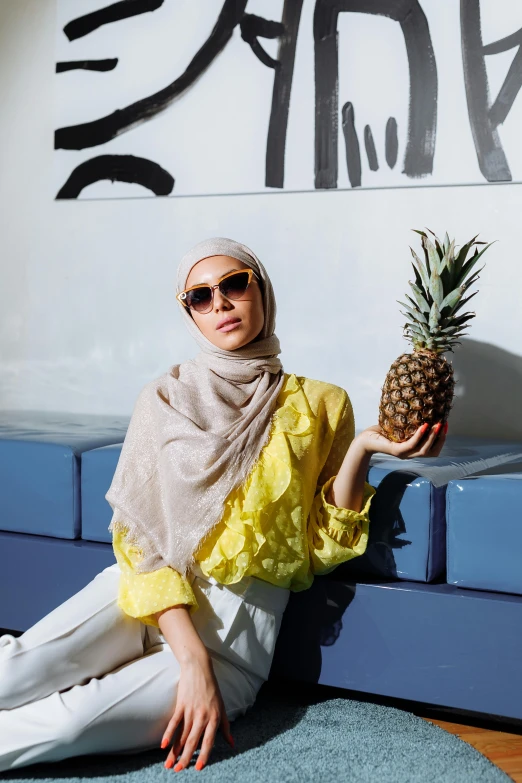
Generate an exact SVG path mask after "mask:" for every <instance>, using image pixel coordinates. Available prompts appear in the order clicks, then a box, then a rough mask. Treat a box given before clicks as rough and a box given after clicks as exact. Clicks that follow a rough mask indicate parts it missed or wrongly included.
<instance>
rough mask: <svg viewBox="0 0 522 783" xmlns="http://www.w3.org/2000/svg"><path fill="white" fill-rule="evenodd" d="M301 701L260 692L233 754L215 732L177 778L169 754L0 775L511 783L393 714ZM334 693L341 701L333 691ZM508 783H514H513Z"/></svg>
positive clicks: (442, 735) (115, 782) (80, 760)
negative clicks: (204, 755)
mask: <svg viewBox="0 0 522 783" xmlns="http://www.w3.org/2000/svg"><path fill="white" fill-rule="evenodd" d="M312 693H313V695H312V696H311V695H310V694H311V691H310V689H304V690H303V691H302V693H301V695H300V694H299V692H298V691H296V690H293V691H292V690H289V691H286V689H283V688H281V687H280V686H277V685H275V686H274V685H273V684H272V683H270V682H269V683H267V684H265V685H264V686H263V687H262V688H261V690H260V692H259V694H258V698H257V702H256V704H255V705H254V707H253V708H252V709H251V710H250V711H249V712H248V713H247V714H246V715H244V716H243V717H241V718H238V719H237V720H235V721H234V722H233V723H232V724H231V729H232V736H233V737H234V741H235V744H236V748H237V750H236V752H234V751H233V750H232V749H231V748H230V746H229V745H228V744H227V743H226V742H225V741H224V739H223V738H222V736H221V734H220V733H218V736H217V739H216V742H215V744H214V748H213V751H212V753H211V756H210V759H209V763H208V765H207V767H205V768H204V769H202V770H201V771H197V770H196V769H194V764H195V762H196V760H197V755H195V756H194V758H193V759H192V762H191V766H190V767H189V768H187V769H185V770H181V771H180V772H174V771H173V769H170V770H167V769H165V768H164V766H163V764H164V762H165V759H166V757H167V753H168V750H167V749H165V750H161V749H159V748H158V750H150V751H146V752H143V753H139V754H136V755H133V754H131V755H126V756H125V755H97V756H78V757H76V758H73V759H66V760H64V761H60V762H56V763H52V764H51V763H49V764H40V765H37V764H35V765H32V766H30V767H22V768H20V769H19V770H17V771H13V772H3V773H0V780H2V781H4V780H13V781H14V780H16V781H18V783H26V782H27V783H29V781H41V782H42V783H47V782H49V783H50V781H61V782H63V783H68V782H69V781H71V782H72V781H74V783H76V782H77V781H78V782H79V781H83V782H84V781H85V780H86V779H88V780H95V781H96V783H160V781H163V782H164V781H166V780H174V778H175V779H176V780H185V779H190V780H197V781H201V783H235V782H236V781H237V783H267V781H271V782H272V781H273V783H306V782H307V781H310V783H311V781H314V783H319V781H320V782H321V783H324V782H326V783H329V782H330V781H331V782H332V783H334V782H335V783H343V782H344V781H350V783H510V781H511V778H510V777H509V776H508V775H506V774H505V773H504V772H502V771H501V770H500V769H498V767H496V766H495V765H494V764H492V763H491V762H490V761H489V760H488V759H487V758H486V757H485V756H482V755H481V754H480V753H479V752H478V751H476V750H475V749H474V748H472V747H471V746H470V745H468V744H467V743H465V742H463V741H462V740H460V739H459V738H458V737H455V736H453V735H451V734H448V733H447V732H446V731H444V730H443V729H441V728H439V727H438V726H435V725H434V724H432V723H427V722H426V721H425V720H423V719H422V718H419V717H417V716H415V715H412V714H411V713H410V712H407V711H404V710H401V709H398V708H396V707H389V706H382V705H379V704H373V703H371V702H365V701H357V700H354V699H349V698H331V693H329V689H327V688H317V689H316V690H314V691H312ZM335 693H338V691H337V690H336V691H335ZM511 783H512V781H511Z"/></svg>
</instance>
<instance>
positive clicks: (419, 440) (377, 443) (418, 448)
mask: <svg viewBox="0 0 522 783" xmlns="http://www.w3.org/2000/svg"><path fill="white" fill-rule="evenodd" d="M447 432H448V425H447V423H446V424H445V425H444V427H443V426H442V424H441V422H439V423H438V424H435V425H434V426H433V427H432V428H431V429H430V427H429V425H428V424H423V425H422V426H421V427H419V429H418V430H417V432H416V433H415V435H412V437H411V438H408V440H404V441H403V442H402V443H394V442H393V441H391V440H388V438H387V437H386V436H385V435H383V433H382V430H381V428H380V427H379V426H378V425H375V426H373V427H368V429H366V430H363V431H362V432H361V433H359V435H358V436H357V438H359V439H360V440H361V443H362V445H363V447H364V449H365V451H366V453H367V454H377V453H381V454H390V455H391V456H392V457H398V458H399V459H411V458H412V457H438V456H439V454H440V452H441V450H442V447H443V446H444V443H445V442H446V434H447Z"/></svg>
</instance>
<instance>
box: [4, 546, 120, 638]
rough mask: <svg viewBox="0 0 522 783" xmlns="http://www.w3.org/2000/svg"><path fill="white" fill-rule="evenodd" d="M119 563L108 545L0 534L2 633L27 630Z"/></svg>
mask: <svg viewBox="0 0 522 783" xmlns="http://www.w3.org/2000/svg"><path fill="white" fill-rule="evenodd" d="M115 562H116V560H115V557H114V552H113V550H112V547H111V546H110V545H109V544H95V543H91V542H90V541H81V540H77V541H70V540H69V541H66V540H63V539H59V538H51V537H46V536H27V535H24V534H23V533H2V532H0V566H1V567H0V596H2V599H1V600H0V628H9V629H11V630H13V631H26V630H27V629H28V628H30V627H31V626H32V625H34V623H37V622H38V621H39V620H41V619H42V617H44V616H45V615H46V614H48V613H49V612H52V611H53V609H56V607H57V606H58V605H59V604H61V603H63V602H64V601H66V600H67V599H68V598H70V597H71V596H72V595H74V594H75V593H77V592H78V591H79V590H81V589H82V588H83V587H85V585H86V584H87V583H88V582H90V581H91V579H94V577H95V576H96V574H99V573H100V571H103V569H104V568H107V567H108V566H110V565H113V564H114V563H115Z"/></svg>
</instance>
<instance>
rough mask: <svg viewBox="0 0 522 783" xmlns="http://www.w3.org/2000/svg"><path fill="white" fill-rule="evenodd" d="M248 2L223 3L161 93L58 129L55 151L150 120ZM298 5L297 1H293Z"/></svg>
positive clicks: (207, 57)
mask: <svg viewBox="0 0 522 783" xmlns="http://www.w3.org/2000/svg"><path fill="white" fill-rule="evenodd" d="M247 2H248V0H225V2H224V4H223V7H222V9H221V12H220V14H219V17H218V20H217V22H216V24H215V25H214V28H213V30H212V32H211V33H210V35H209V37H208V38H207V40H206V41H205V43H204V44H203V45H202V46H201V48H200V49H199V51H198V52H197V53H196V55H195V56H194V57H193V59H192V60H191V62H190V63H189V65H188V67H187V68H186V70H185V71H184V73H183V74H182V75H181V76H180V77H178V78H177V79H176V80H175V81H174V82H172V83H171V84H169V85H168V87H165V88H164V89H163V90H160V91H159V92H157V93H155V94H154V95H149V96H148V97H147V98H143V99H142V100H140V101H137V102H136V103H132V104H131V105H130V106H126V107H125V108H124V109H117V110H116V111H115V112H113V113H112V114H109V115H107V116H106V117H102V118H100V119H99V120H94V121H92V122H85V123H81V124H80V125H71V126H69V127H67V128H58V130H57V131H56V132H55V136H54V146H55V149H65V150H82V149H86V148H87V147H97V146H98V145H99V144H105V143H106V142H108V141H111V139H114V138H115V137H116V136H119V135H120V134H121V133H125V132H126V131H128V130H130V129H131V128H134V127H136V126H137V125H141V124H142V123H144V122H147V121H148V120H151V119H152V118H153V117H155V116H156V115H157V114H159V113H160V112H162V111H164V110H165V109H167V108H168V107H169V106H170V104H171V103H172V102H173V101H174V100H175V99H176V98H178V97H179V96H180V95H181V94H182V93H183V92H184V91H185V90H187V89H188V88H189V87H190V86H191V85H192V84H194V82H195V81H196V79H197V78H198V77H199V76H201V74H202V73H203V72H204V71H205V70H206V69H207V68H208V67H209V65H210V64H211V63H212V62H213V60H214V59H215V58H216V57H217V55H218V54H219V53H220V52H221V51H222V50H223V49H224V48H225V46H226V45H227V43H228V42H229V40H230V39H231V37H232V33H233V32H234V28H235V27H236V25H237V24H239V22H240V20H241V18H242V16H243V13H244V10H245V7H246V4H247ZM296 2H300V0H296Z"/></svg>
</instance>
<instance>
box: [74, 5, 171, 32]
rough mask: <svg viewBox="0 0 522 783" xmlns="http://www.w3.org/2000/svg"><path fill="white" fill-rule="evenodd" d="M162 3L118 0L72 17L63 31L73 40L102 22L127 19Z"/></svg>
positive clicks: (156, 7)
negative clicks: (75, 17) (74, 17)
mask: <svg viewBox="0 0 522 783" xmlns="http://www.w3.org/2000/svg"><path fill="white" fill-rule="evenodd" d="M163 3H164V0H119V2H118V3H112V5H108V6H106V7H105V8H100V9H99V10H98V11H92V12H91V13H90V14H85V16H79V17H78V18H77V19H73V20H72V21H71V22H69V23H68V24H66V25H65V27H64V28H63V31H64V33H65V35H66V36H67V38H68V39H69V41H75V40H76V39H77V38H83V36H84V35H89V33H92V32H93V31H94V30H97V29H98V28H99V27H102V26H103V25H104V24H112V22H121V20H122V19H128V18H129V17H131V16H138V15H139V14H147V13H149V12H150V11H157V10H158V8H161V6H162V5H163Z"/></svg>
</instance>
